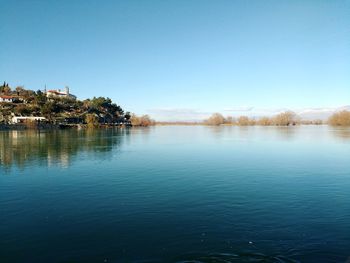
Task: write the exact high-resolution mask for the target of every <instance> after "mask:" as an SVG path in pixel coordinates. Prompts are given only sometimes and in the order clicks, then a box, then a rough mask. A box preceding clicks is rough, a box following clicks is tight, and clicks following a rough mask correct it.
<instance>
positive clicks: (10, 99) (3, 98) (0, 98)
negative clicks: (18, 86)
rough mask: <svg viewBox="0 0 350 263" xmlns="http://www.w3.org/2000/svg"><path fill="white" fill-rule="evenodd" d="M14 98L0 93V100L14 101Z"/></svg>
mask: <svg viewBox="0 0 350 263" xmlns="http://www.w3.org/2000/svg"><path fill="white" fill-rule="evenodd" d="M16 99H17V97H15V96H8V95H0V102H14V101H15V100H16Z"/></svg>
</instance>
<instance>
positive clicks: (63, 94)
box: [46, 87, 77, 100]
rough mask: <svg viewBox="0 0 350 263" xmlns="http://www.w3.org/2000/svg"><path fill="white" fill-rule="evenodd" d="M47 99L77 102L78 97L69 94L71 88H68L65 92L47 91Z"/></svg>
mask: <svg viewBox="0 0 350 263" xmlns="http://www.w3.org/2000/svg"><path fill="white" fill-rule="evenodd" d="M46 97H48V98H70V99H73V100H75V99H76V98H77V97H76V96H74V95H73V94H70V93H69V88H68V87H66V88H65V90H64V91H63V90H60V89H58V90H48V91H46Z"/></svg>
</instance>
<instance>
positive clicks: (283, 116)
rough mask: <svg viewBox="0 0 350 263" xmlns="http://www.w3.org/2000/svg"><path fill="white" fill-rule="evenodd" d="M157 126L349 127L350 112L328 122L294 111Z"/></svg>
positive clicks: (210, 118) (216, 116)
mask: <svg viewBox="0 0 350 263" xmlns="http://www.w3.org/2000/svg"><path fill="white" fill-rule="evenodd" d="M156 125H207V126H222V125H223V126H297V125H331V126H349V127H350V111H346V110H343V111H339V112H336V113H334V114H333V115H332V116H330V117H329V118H328V120H321V119H316V120H303V119H301V118H299V117H298V115H297V114H296V113H294V112H293V111H286V112H283V113H280V114H277V115H275V116H272V117H260V118H249V117H248V116H239V117H238V118H234V117H232V116H228V117H224V116H223V115H222V114H221V113H214V114H212V115H211V116H210V117H209V118H208V119H205V120H204V121H201V122H184V121H180V122H156Z"/></svg>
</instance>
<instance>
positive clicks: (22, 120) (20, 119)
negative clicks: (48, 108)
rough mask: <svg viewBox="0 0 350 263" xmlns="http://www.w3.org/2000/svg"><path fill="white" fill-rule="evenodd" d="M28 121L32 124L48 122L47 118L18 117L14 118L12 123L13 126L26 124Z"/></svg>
mask: <svg viewBox="0 0 350 263" xmlns="http://www.w3.org/2000/svg"><path fill="white" fill-rule="evenodd" d="M28 121H30V122H43V121H46V118H45V117H18V116H14V117H12V119H11V122H12V123H13V124H16V123H26V122H28Z"/></svg>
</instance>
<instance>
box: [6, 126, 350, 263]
mask: <svg viewBox="0 0 350 263" xmlns="http://www.w3.org/2000/svg"><path fill="white" fill-rule="evenodd" d="M349 257H350V129H342V128H330V127H326V126H321V127H313V126H308V127H290V128H278V127H199V126H198V127H180V126H179V127H177V126H174V127H152V128H146V129H120V130H117V129H116V130H100V131H75V130H72V131H69V130H64V131H55V132H40V133H38V132H36V131H21V132H20V131H10V132H0V262H2V263H7V262H8V263H16V262H21V263H22V262H25V263H27V262H29V263H31V262H33V263H41V262H50V263H54V262H78V263H80V262H347V260H348V261H349V260H350V259H349Z"/></svg>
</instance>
